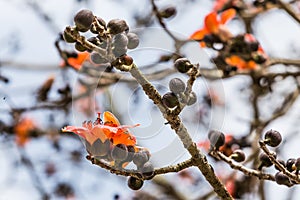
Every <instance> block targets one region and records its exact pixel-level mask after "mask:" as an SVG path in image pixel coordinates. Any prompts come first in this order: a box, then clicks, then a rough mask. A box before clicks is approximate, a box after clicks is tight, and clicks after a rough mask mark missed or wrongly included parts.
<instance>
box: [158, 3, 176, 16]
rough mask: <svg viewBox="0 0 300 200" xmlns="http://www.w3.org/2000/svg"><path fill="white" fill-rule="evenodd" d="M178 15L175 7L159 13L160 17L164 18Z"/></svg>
mask: <svg viewBox="0 0 300 200" xmlns="http://www.w3.org/2000/svg"><path fill="white" fill-rule="evenodd" d="M176 13H177V11H176V8H175V7H173V6H170V7H168V8H166V9H164V10H162V11H160V12H159V15H160V16H161V17H162V18H170V17H172V16H175V15H176Z"/></svg>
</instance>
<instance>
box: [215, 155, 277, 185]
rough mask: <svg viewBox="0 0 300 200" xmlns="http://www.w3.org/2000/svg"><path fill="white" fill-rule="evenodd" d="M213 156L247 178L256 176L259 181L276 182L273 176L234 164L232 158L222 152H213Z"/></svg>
mask: <svg viewBox="0 0 300 200" xmlns="http://www.w3.org/2000/svg"><path fill="white" fill-rule="evenodd" d="M211 155H212V156H214V157H215V158H217V159H219V160H223V161H224V162H226V163H227V164H229V166H230V167H231V168H232V169H236V170H239V171H240V172H242V173H243V174H245V175H246V176H256V177H257V178H259V179H263V180H269V181H275V178H274V176H273V175H271V174H267V173H263V172H261V171H258V170H254V169H250V168H247V167H245V166H243V165H242V164H239V163H236V162H234V161H233V160H232V159H231V158H229V157H227V156H225V155H224V154H223V153H221V152H220V151H213V152H211Z"/></svg>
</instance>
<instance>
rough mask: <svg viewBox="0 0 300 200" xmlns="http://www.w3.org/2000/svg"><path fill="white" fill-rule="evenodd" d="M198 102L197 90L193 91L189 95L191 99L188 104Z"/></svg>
mask: <svg viewBox="0 0 300 200" xmlns="http://www.w3.org/2000/svg"><path fill="white" fill-rule="evenodd" d="M196 102H197V95H196V93H195V92H191V93H190V95H189V100H188V102H187V103H186V105H188V106H190V105H193V104H194V103H196Z"/></svg>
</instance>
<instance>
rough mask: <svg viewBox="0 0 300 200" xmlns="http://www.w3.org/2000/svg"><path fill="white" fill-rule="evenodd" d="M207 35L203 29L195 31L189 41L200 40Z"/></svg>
mask: <svg viewBox="0 0 300 200" xmlns="http://www.w3.org/2000/svg"><path fill="white" fill-rule="evenodd" d="M206 34H207V30H206V29H205V28H203V29H200V30H197V31H196V32H194V33H193V34H192V35H191V36H190V39H192V40H202V39H203V38H204V36H205V35H206Z"/></svg>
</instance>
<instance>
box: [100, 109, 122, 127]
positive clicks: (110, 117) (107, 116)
mask: <svg viewBox="0 0 300 200" xmlns="http://www.w3.org/2000/svg"><path fill="white" fill-rule="evenodd" d="M103 121H104V124H115V125H117V126H120V122H119V120H118V119H117V118H116V117H115V116H114V114H112V113H111V112H109V111H105V112H104V113H103Z"/></svg>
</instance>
